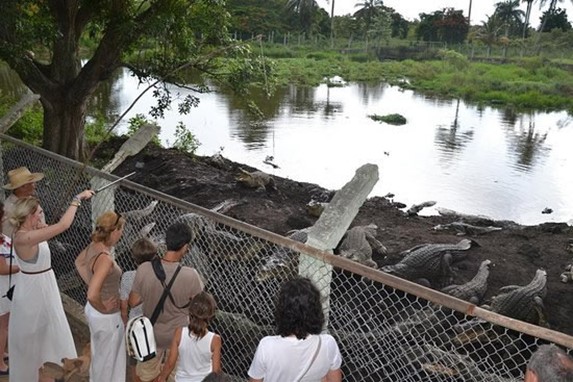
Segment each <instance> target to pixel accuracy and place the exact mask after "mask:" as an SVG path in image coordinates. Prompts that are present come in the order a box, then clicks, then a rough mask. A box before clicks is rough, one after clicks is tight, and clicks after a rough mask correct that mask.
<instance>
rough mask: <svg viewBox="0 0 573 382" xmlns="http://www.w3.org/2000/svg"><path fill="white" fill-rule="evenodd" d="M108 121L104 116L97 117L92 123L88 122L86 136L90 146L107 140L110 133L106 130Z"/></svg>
mask: <svg viewBox="0 0 573 382" xmlns="http://www.w3.org/2000/svg"><path fill="white" fill-rule="evenodd" d="M106 124H107V122H106V120H105V117H104V116H103V115H97V116H96V117H95V118H93V119H92V120H91V121H88V122H86V125H85V134H86V142H87V144H88V146H92V147H93V146H95V145H97V144H99V143H100V142H102V141H103V140H105V139H107V138H108V136H109V133H108V131H107V128H106Z"/></svg>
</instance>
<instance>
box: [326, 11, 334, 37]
mask: <svg viewBox="0 0 573 382" xmlns="http://www.w3.org/2000/svg"><path fill="white" fill-rule="evenodd" d="M327 3H328V0H327ZM330 47H331V48H333V47H334V0H332V7H331V8H330Z"/></svg>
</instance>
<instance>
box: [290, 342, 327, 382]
mask: <svg viewBox="0 0 573 382" xmlns="http://www.w3.org/2000/svg"><path fill="white" fill-rule="evenodd" d="M321 342H322V340H321V338H320V334H319V335H318V345H317V346H316V350H315V351H314V355H313V356H312V359H311V360H310V363H309V364H308V365H307V366H306V369H304V371H303V372H302V374H300V377H298V378H297V379H296V380H297V382H300V381H301V380H302V378H303V377H304V376H305V375H306V373H308V371H309V370H310V367H311V366H312V365H313V364H314V361H315V360H316V357H318V352H319V351H320V344H321Z"/></svg>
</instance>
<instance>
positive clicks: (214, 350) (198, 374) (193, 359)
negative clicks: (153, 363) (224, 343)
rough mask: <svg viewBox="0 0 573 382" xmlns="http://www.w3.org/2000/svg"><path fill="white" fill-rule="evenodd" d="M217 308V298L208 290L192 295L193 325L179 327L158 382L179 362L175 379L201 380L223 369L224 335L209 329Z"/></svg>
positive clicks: (190, 319)
mask: <svg viewBox="0 0 573 382" xmlns="http://www.w3.org/2000/svg"><path fill="white" fill-rule="evenodd" d="M216 310H217V304H216V302H215V299H214V298H213V296H212V295H211V294H209V293H207V292H201V293H199V294H197V295H196V296H195V297H193V298H192V299H191V303H190V304H189V326H187V327H183V328H178V329H177V330H176V331H175V334H174V336H173V341H171V347H170V348H169V355H168V357H167V361H166V362H165V365H164V366H163V370H162V371H161V374H160V375H159V377H157V379H156V380H155V381H156V382H165V381H166V380H167V378H168V376H169V375H170V374H171V371H172V370H173V368H174V367H175V363H177V370H176V372H175V382H201V381H203V379H204V378H205V377H206V376H207V375H208V374H210V373H211V372H215V373H220V372H221V337H220V336H219V335H218V334H215V333H213V332H210V331H209V330H208V329H207V327H208V326H209V322H210V321H211V320H212V319H213V317H215V311H216ZM177 358H179V362H177Z"/></svg>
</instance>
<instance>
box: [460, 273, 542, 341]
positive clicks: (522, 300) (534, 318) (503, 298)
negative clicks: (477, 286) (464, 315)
mask: <svg viewBox="0 0 573 382" xmlns="http://www.w3.org/2000/svg"><path fill="white" fill-rule="evenodd" d="M499 292H500V293H499V294H498V295H496V296H494V297H493V298H492V301H491V304H490V305H482V308H484V309H488V310H491V311H492V312H495V313H498V314H501V315H504V316H507V317H511V318H513V319H516V320H520V321H524V322H527V323H530V324H534V325H541V326H547V320H546V318H545V313H544V308H543V298H544V297H545V294H546V293H547V272H546V271H544V270H543V269H538V270H537V272H536V273H535V277H533V280H531V282H530V283H529V284H527V285H525V286H519V285H509V286H505V287H502V288H500V290H499ZM455 330H456V331H457V332H458V334H457V335H456V336H455V337H454V338H452V341H453V342H454V343H456V344H458V345H466V344H468V343H473V342H493V341H500V340H501V339H502V338H503V337H500V336H499V333H497V332H496V330H495V327H494V326H492V325H491V324H489V322H488V321H486V320H484V319H481V318H473V319H472V320H470V321H468V322H465V323H463V324H460V325H456V327H455Z"/></svg>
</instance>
